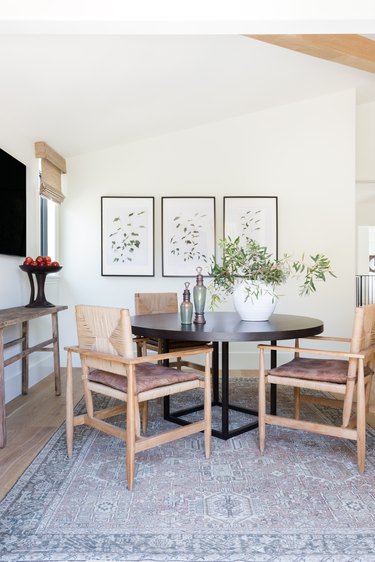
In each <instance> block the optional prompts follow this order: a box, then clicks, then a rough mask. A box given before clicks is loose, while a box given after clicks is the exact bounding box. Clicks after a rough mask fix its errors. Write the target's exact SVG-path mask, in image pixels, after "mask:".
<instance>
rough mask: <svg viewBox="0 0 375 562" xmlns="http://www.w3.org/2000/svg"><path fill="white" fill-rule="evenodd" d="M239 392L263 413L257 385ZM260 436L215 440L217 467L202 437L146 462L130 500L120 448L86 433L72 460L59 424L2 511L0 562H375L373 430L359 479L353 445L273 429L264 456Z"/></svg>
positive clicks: (140, 462) (79, 434)
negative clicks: (260, 449)
mask: <svg viewBox="0 0 375 562" xmlns="http://www.w3.org/2000/svg"><path fill="white" fill-rule="evenodd" d="M231 388H232V390H231V402H232V403H237V404H242V405H247V406H250V407H256V383H255V382H254V381H253V380H251V379H237V380H236V381H235V382H234V383H231ZM291 396H292V395H291V394H290V393H289V392H288V391H285V392H283V393H279V399H278V402H279V411H281V412H283V411H285V412H287V411H288V410H289V409H290V408H291V405H292V399H291ZM196 399H197V396H196V395H191V401H194V400H196ZM100 400H102V399H100ZM105 400H106V399H105ZM175 401H176V398H175ZM98 405H99V404H98ZM100 405H105V402H102V403H100ZM183 405H186V402H184V403H183V404H182V403H178V404H177V407H181V406H183ZM78 408H79V409H81V410H82V409H83V406H82V405H79V406H78ZM305 408H306V410H305V416H306V417H310V418H311V417H312V416H313V417H315V419H316V418H318V419H320V420H324V419H327V418H328V416H331V415H336V414H332V413H331V410H328V409H325V408H319V409H318V408H317V407H315V406H306V407H305ZM160 413H161V404H159V403H157V402H154V403H152V407H151V412H150V418H151V420H150V433H152V432H154V431H155V430H160V429H161V427H165V428H167V427H170V426H171V425H172V424H170V423H168V422H165V421H164V420H162V419H161V416H160ZM233 416H234V418H235V417H236V416H240V418H241V419H232V420H231V422H232V424H234V425H235V424H237V423H240V422H241V423H242V422H243V421H244V419H246V421H247V420H248V416H245V414H237V413H235V414H234V415H233ZM119 423H123V421H122V420H119ZM215 423H216V422H215ZM257 436H258V432H257V430H254V431H251V432H248V433H246V434H244V435H241V436H238V437H235V438H233V439H230V440H228V441H222V440H219V439H216V438H213V451H212V456H211V458H210V459H209V460H206V459H205V457H204V452H203V447H202V446H203V443H202V441H203V439H202V435H200V434H199V435H196V436H192V437H188V438H186V439H183V440H179V441H176V442H174V443H170V444H168V445H164V446H162V447H158V448H155V449H151V450H149V451H145V452H143V453H140V454H139V455H138V456H137V461H136V478H135V485H134V489H133V491H132V492H129V491H128V490H127V488H126V481H125V477H126V475H125V462H124V458H125V457H124V447H125V445H124V444H123V443H122V442H120V441H119V440H117V439H115V438H111V437H110V436H107V435H104V434H102V433H99V432H97V431H96V430H93V429H89V428H86V427H84V426H81V427H79V428H76V430H75V444H74V456H73V458H72V459H70V460H69V459H68V458H67V456H66V449H65V428H64V426H62V427H61V428H60V429H59V430H58V431H57V432H56V434H55V435H54V436H53V438H52V439H51V440H50V441H49V443H48V444H47V445H46V446H45V447H44V449H43V450H42V451H41V453H40V454H39V455H38V457H37V458H36V459H35V460H34V462H33V463H32V464H31V465H30V467H29V468H28V469H27V471H26V472H25V473H24V474H23V476H22V477H21V478H20V480H19V481H18V482H17V483H16V485H15V486H14V488H13V489H12V490H11V491H10V492H9V494H8V495H7V497H6V498H5V499H4V500H3V501H2V502H1V503H0V530H1V533H0V540H1V542H0V560H1V561H6V562H16V561H17V562H31V561H38V562H44V561H50V562H51V561H86V562H87V561H91V562H93V561H100V562H104V561H111V562H122V561H143V562H147V561H150V562H151V561H165V562H167V561H168V562H172V561H174V562H190V561H203V562H211V561H217V562H224V561H225V562H252V561H255V562H256V561H290V562H292V561H295V562H297V561H298V562H300V561H305V560H306V561H314V562H316V561H328V560H338V561H340V562H342V561H349V560H350V561H351V562H353V561H364V560H375V498H374V496H375V432H374V431H373V430H372V429H369V430H368V443H367V450H368V454H367V464H366V472H365V474H364V475H362V476H360V475H359V474H358V472H357V466H356V449H355V444H354V443H351V442H349V441H346V440H345V441H344V440H339V439H335V438H332V437H323V436H317V435H312V434H307V433H302V432H298V433H297V432H293V431H292V430H287V429H282V428H276V427H272V428H268V429H267V441H266V452H265V454H264V455H263V456H261V455H260V454H259V450H258V444H257Z"/></svg>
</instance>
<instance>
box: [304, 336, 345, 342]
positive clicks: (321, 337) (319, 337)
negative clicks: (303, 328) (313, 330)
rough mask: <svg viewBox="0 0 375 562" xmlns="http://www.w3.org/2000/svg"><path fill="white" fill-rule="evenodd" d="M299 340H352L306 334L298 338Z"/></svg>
mask: <svg viewBox="0 0 375 562" xmlns="http://www.w3.org/2000/svg"><path fill="white" fill-rule="evenodd" d="M299 339H301V340H320V341H337V342H346V343H350V342H351V341H352V340H351V339H350V338H337V337H330V336H307V337H306V338H299Z"/></svg>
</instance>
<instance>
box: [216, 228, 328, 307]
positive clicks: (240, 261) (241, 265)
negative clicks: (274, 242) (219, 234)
mask: <svg viewBox="0 0 375 562" xmlns="http://www.w3.org/2000/svg"><path fill="white" fill-rule="evenodd" d="M219 246H220V248H221V249H222V259H221V261H218V260H217V259H216V257H215V256H213V257H212V258H211V260H210V262H211V269H210V271H209V274H208V275H209V276H210V277H211V278H212V281H211V283H210V284H209V285H208V289H209V291H210V293H211V309H215V308H216V307H217V306H218V305H219V304H220V303H221V302H223V301H224V300H225V299H226V298H227V297H228V296H229V295H231V294H232V293H233V291H234V290H235V288H236V287H237V285H238V284H239V283H240V282H242V281H243V280H247V281H256V282H257V283H255V284H253V285H249V286H248V287H247V293H248V295H247V298H249V297H251V298H252V299H257V298H259V297H260V296H261V294H263V293H264V291H266V292H270V291H272V293H273V294H274V295H275V298H277V295H276V294H275V287H277V286H279V285H282V284H283V283H285V282H286V280H287V279H288V278H289V277H295V278H297V279H300V278H301V277H302V279H303V280H302V284H301V285H300V287H299V294H300V295H309V294H310V293H312V292H315V291H316V282H317V281H326V276H327V275H331V276H333V277H336V276H335V274H334V273H333V272H332V270H331V263H330V260H329V259H328V258H327V257H326V256H324V255H323V254H316V255H315V256H310V260H311V261H310V262H309V263H306V262H305V259H304V256H302V258H301V260H294V261H291V258H290V256H288V255H286V254H285V255H284V256H283V257H282V258H280V259H276V258H274V257H273V256H272V254H270V253H269V252H268V250H267V248H266V247H265V246H261V245H260V244H259V243H258V242H257V241H256V240H254V239H252V238H248V237H245V238H244V239H242V240H241V238H240V236H238V237H237V238H234V239H232V238H231V237H230V236H227V237H226V238H224V239H222V240H220V241H219ZM264 285H265V286H266V288H265V289H264V288H263V286H264Z"/></svg>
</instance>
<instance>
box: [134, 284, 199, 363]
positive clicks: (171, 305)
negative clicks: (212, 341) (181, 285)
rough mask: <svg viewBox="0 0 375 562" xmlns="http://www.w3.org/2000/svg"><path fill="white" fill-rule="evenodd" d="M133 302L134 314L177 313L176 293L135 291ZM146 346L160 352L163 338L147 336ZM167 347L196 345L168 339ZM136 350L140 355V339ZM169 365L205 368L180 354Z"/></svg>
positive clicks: (189, 347)
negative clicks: (182, 357)
mask: <svg viewBox="0 0 375 562" xmlns="http://www.w3.org/2000/svg"><path fill="white" fill-rule="evenodd" d="M134 303H135V313H136V315H142V314H162V313H166V314H167V313H175V314H177V313H178V300H177V293H135V295H134ZM208 343H209V342H200V343H199V345H198V347H202V345H207V344H208ZM146 347H147V349H149V350H152V351H156V353H161V352H162V347H163V340H162V339H161V338H158V339H153V338H147V343H146ZM168 347H169V351H176V352H178V351H180V350H181V351H186V350H189V349H195V348H196V347H197V342H193V341H187V340H184V341H180V340H168ZM143 349H144V347H143ZM137 350H138V355H139V356H140V355H142V340H141V339H140V340H138V343H137ZM187 355H189V354H187ZM170 366H172V367H177V368H178V369H181V368H182V367H191V368H193V369H196V370H198V371H202V372H204V370H205V367H204V365H201V364H199V363H194V362H192V361H189V360H188V359H181V356H177V360H176V361H175V362H174V363H172V364H171V365H170Z"/></svg>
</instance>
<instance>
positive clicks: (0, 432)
mask: <svg viewBox="0 0 375 562" xmlns="http://www.w3.org/2000/svg"><path fill="white" fill-rule="evenodd" d="M67 308H68V307H67V306H48V307H47V306H46V307H40V308H27V307H25V306H17V307H15V308H5V309H2V310H0V448H3V447H5V445H6V416H5V381H4V368H5V367H7V366H8V365H11V364H12V363H14V362H15V361H19V360H20V359H21V360H22V394H27V391H28V388H29V355H30V353H33V352H34V351H51V352H53V363H54V373H55V392H56V395H60V394H61V379H60V354H59V328H58V320H57V314H58V312H60V310H65V309H67ZM48 314H50V315H51V318H52V338H50V339H48V340H46V341H43V342H41V343H39V344H37V345H33V346H32V347H29V320H34V319H35V318H41V317H42V316H46V315H48ZM16 324H21V337H19V338H17V339H15V340H12V341H10V342H7V343H4V328H6V327H7V326H14V325H16ZM17 344H21V346H22V347H21V349H22V350H21V351H20V352H19V353H16V354H15V355H13V356H12V357H9V358H8V359H4V350H5V349H7V348H9V347H12V346H14V345H17ZM48 346H52V347H48Z"/></svg>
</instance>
